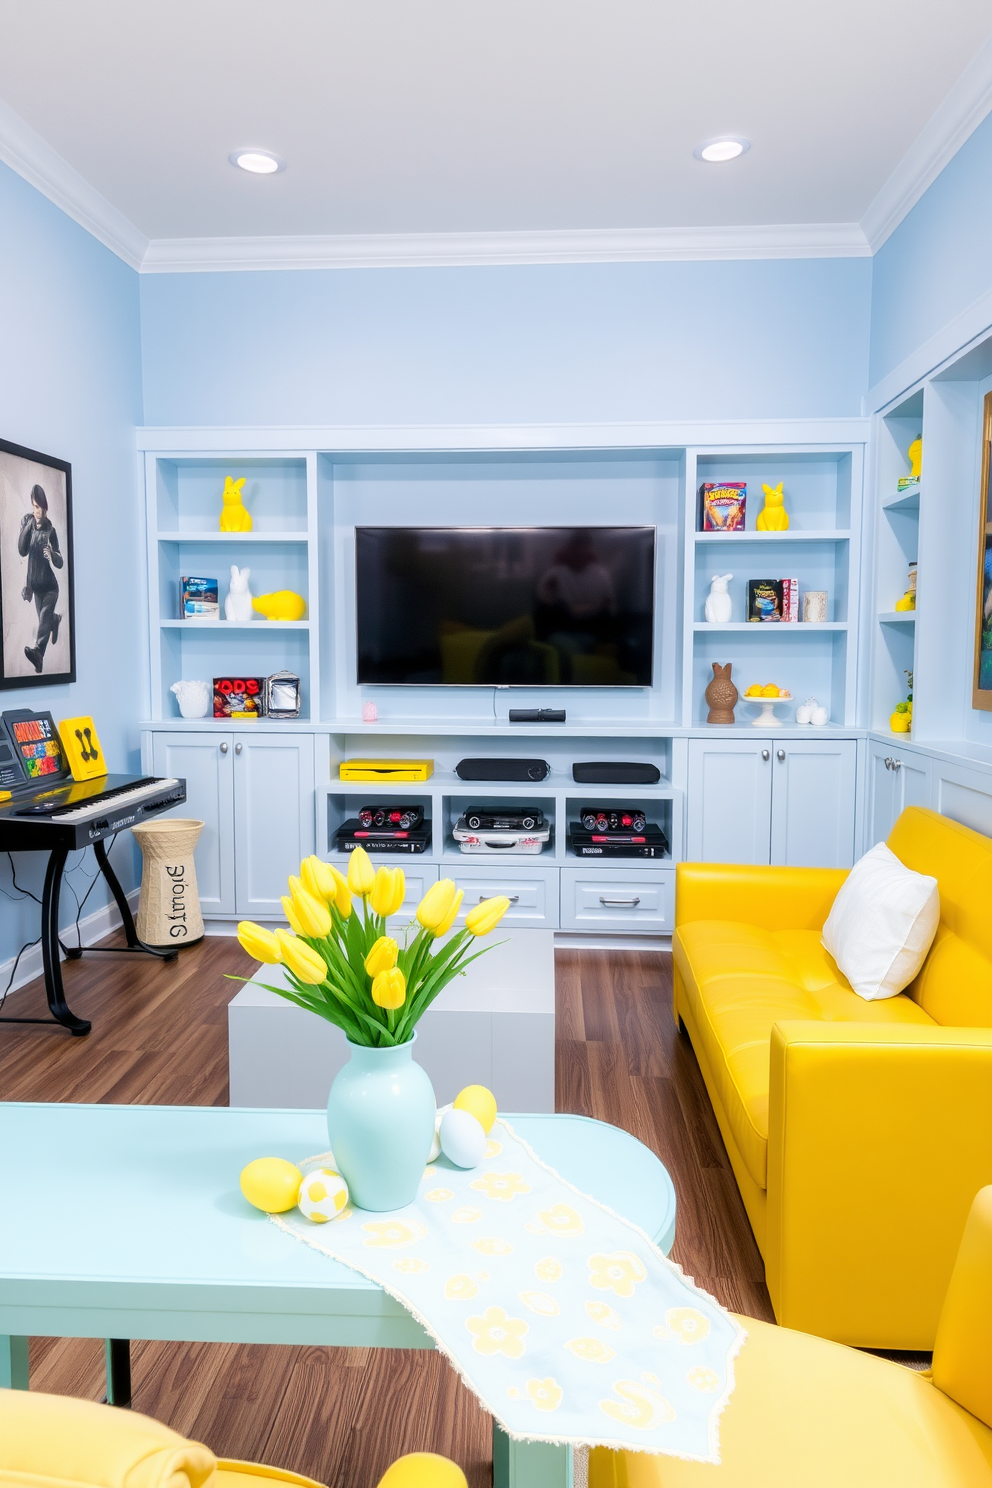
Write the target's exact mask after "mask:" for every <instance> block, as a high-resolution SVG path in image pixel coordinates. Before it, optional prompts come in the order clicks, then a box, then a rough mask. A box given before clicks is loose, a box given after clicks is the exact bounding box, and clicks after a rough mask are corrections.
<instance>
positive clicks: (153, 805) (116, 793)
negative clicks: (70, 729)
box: [0, 775, 186, 852]
mask: <svg viewBox="0 0 992 1488" xmlns="http://www.w3.org/2000/svg"><path fill="white" fill-rule="evenodd" d="M185 800H186V782H185V780H179V779H174V778H168V779H159V778H156V777H153V776H148V775H142V776H137V775H104V776H103V777H102V779H98V780H83V781H67V782H65V783H64V784H59V785H56V786H49V787H48V789H44V788H43V789H41V790H39V791H36V792H34V793H33V794H32V795H28V796H24V795H19V796H17V797H15V798H13V799H11V800H9V801H4V802H2V803H0V852H2V851H7V850H9V851H12V852H17V851H21V852H24V851H32V850H38V851H42V852H43V851H45V850H50V849H52V848H55V847H68V848H70V849H75V848H80V847H89V846H90V845H91V844H92V843H94V842H101V841H102V840H103V839H104V838H105V837H109V836H111V835H112V834H113V833H114V832H122V831H124V829H125V828H126V827H133V826H135V825H136V824H137V823H138V822H141V821H145V820H147V819H148V818H149V817H152V816H158V815H159V814H160V813H161V812H163V811H169V810H171V809H172V807H174V806H181V805H182V803H183V802H184V801H185Z"/></svg>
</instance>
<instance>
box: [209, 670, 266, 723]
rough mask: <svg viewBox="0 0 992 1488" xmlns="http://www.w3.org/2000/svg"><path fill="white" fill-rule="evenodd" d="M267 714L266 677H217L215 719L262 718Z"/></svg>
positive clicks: (215, 682)
mask: <svg viewBox="0 0 992 1488" xmlns="http://www.w3.org/2000/svg"><path fill="white" fill-rule="evenodd" d="M264 712H265V678H264V677H215V678H214V717H215V718H261V717H262V715H263V713H264Z"/></svg>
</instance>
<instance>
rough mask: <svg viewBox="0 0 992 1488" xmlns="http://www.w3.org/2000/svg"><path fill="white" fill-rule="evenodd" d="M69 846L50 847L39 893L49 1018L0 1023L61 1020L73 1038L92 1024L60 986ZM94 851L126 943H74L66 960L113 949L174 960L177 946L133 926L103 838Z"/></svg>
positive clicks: (124, 952) (119, 951)
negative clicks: (144, 936)
mask: <svg viewBox="0 0 992 1488" xmlns="http://www.w3.org/2000/svg"><path fill="white" fill-rule="evenodd" d="M69 852H70V848H68V847H56V848H53V849H52V850H51V853H50V855H49V859H48V870H47V872H46V873H45V887H44V889H43V890H42V895H41V957H42V961H43V963H44V967H45V996H46V997H47V998H48V1008H49V1012H50V1013H51V1015H52V1016H51V1017H50V1018H8V1017H0V1023H52V1022H54V1023H61V1024H62V1027H63V1028H68V1030H69V1032H70V1033H71V1034H73V1035H75V1037H77V1038H80V1037H82V1035H83V1034H86V1033H89V1031H90V1029H91V1027H92V1026H93V1025H92V1024H91V1023H89V1022H87V1020H86V1019H85V1018H77V1017H76V1014H75V1013H74V1012H73V1011H72V1009H71V1008H70V1007H69V1005H68V1003H67V1002H66V1000H65V990H64V988H63V986H62V964H61V961H60V960H59V949H60V946H61V941H60V940H59V893H60V890H61V888H62V874H63V873H64V871H65V865H66V859H67V858H68V856H69ZM93 852H94V853H95V855H96V861H97V866H98V867H99V869H100V872H101V873H102V874H103V876H104V878H105V879H106V880H107V884H108V886H109V888H110V892H111V893H112V894H113V896H114V899H115V901H116V903H117V908H118V909H119V910H120V915H121V924H122V928H123V930H124V938H125V939H126V941H127V945H124V946H73V947H72V948H71V949H67V950H66V952H65V954H66V957H67V958H68V960H70V961H76V960H78V958H79V957H80V956H81V955H82V954H83V952H84V951H87V952H90V951H99V952H100V953H101V954H106V953H107V952H116V953H117V954H118V955H133V954H135V953H138V954H143V955H147V956H158V957H160V958H161V960H163V961H176V960H178V957H179V951H178V948H177V949H175V950H173V949H172V948H171V947H168V946H165V947H159V946H150V945H145V943H144V942H143V941H141V940H139V939H138V932H137V930H136V929H135V928H134V917H133V915H132V914H131V906H130V905H129V904H128V902H127V897H126V895H125V893H124V890H123V889H122V888H121V886H120V883H119V881H118V878H117V874H116V873H115V872H114V870H113V868H112V867H111V866H110V859H109V858H108V857H107V849H106V848H105V847H104V845H103V842H102V840H101V841H99V842H94V844H93Z"/></svg>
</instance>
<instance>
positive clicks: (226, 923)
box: [203, 918, 672, 951]
mask: <svg viewBox="0 0 992 1488" xmlns="http://www.w3.org/2000/svg"><path fill="white" fill-rule="evenodd" d="M203 931H204V934H205V935H237V933H238V922H237V920H227V919H216V920H208V919H206V918H204V921H203ZM555 949H556V950H562V951H670V950H671V949H672V937H671V936H670V935H648V934H645V935H598V934H596V933H595V932H594V931H591V930H590V931H585V930H556V931H555Z"/></svg>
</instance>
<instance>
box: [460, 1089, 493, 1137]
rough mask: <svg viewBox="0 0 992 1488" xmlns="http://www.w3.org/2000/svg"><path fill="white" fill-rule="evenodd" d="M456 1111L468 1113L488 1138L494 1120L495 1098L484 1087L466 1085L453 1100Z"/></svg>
mask: <svg viewBox="0 0 992 1488" xmlns="http://www.w3.org/2000/svg"><path fill="white" fill-rule="evenodd" d="M454 1107H455V1110H456V1111H470V1112H471V1114H472V1115H473V1116H474V1117H475V1119H476V1121H477V1122H478V1123H479V1125H480V1126H481V1127H482V1130H483V1131H484V1132H485V1133H486V1135H487V1136H488V1135H489V1133H490V1132H491V1131H492V1129H493V1122H494V1121H495V1120H496V1097H495V1096H494V1095H493V1093H492V1091H491V1090H487V1089H486V1087H485V1085H466V1086H465V1089H464V1090H460V1091H459V1092H458V1094H457V1095H456V1096H455V1099H454Z"/></svg>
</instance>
